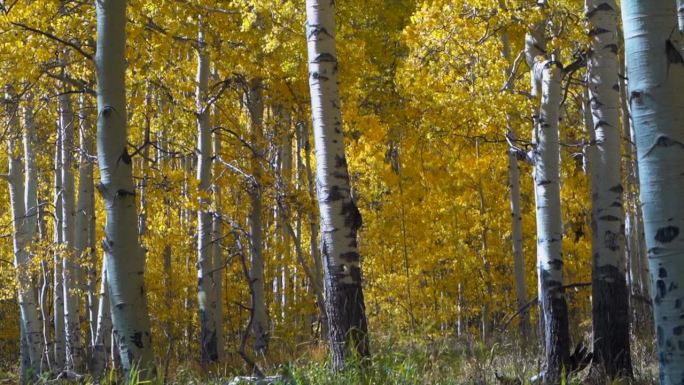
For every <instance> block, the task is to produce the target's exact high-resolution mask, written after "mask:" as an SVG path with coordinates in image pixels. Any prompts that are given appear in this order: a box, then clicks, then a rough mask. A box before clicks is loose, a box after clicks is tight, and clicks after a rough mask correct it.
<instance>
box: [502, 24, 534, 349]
mask: <svg viewBox="0 0 684 385" xmlns="http://www.w3.org/2000/svg"><path fill="white" fill-rule="evenodd" d="M501 44H502V47H503V50H502V54H503V57H504V59H506V62H508V71H507V72H511V71H514V68H513V59H512V58H511V46H510V40H509V37H508V33H507V32H505V33H504V34H503V35H502V36H501ZM506 124H507V126H508V132H507V133H506V135H508V137H509V139H510V140H511V141H512V142H513V143H515V140H516V133H515V130H514V129H513V127H512V126H511V124H510V116H509V115H508V114H506ZM508 188H509V192H510V199H511V246H512V248H513V269H514V272H515V298H516V304H517V308H518V309H522V308H523V306H525V303H527V285H526V283H525V258H524V255H523V232H522V213H521V212H520V168H519V167H518V157H517V156H516V154H515V152H514V151H508ZM529 334H530V313H529V312H528V311H523V312H522V314H521V315H520V336H521V338H522V340H523V341H526V340H527V338H528V336H529Z"/></svg>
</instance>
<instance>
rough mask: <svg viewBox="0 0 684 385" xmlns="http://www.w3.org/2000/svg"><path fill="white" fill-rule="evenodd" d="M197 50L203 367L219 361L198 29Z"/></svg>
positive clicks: (204, 78) (204, 80)
mask: <svg viewBox="0 0 684 385" xmlns="http://www.w3.org/2000/svg"><path fill="white" fill-rule="evenodd" d="M200 24H201V22H200ZM201 28H202V27H201V26H200V32H199V36H198V47H197V79H196V81H197V88H196V91H195V101H196V108H197V181H198V188H199V192H200V201H199V210H198V211H197V290H198V296H197V304H198V305H199V319H200V349H201V361H202V363H203V364H206V363H209V362H214V361H217V360H218V352H217V341H216V314H215V312H216V296H215V292H214V283H213V281H214V279H213V273H212V272H213V270H214V258H213V256H212V251H213V250H214V249H213V246H212V239H211V238H212V221H211V217H212V215H211V200H210V198H209V191H210V189H211V177H212V176H211V161H212V143H211V142H212V140H211V127H210V124H211V122H210V120H209V117H210V115H209V113H210V109H209V105H208V104H207V100H208V97H207V91H208V90H207V88H208V82H209V56H208V55H207V52H206V46H205V42H204V33H203V31H202V30H201Z"/></svg>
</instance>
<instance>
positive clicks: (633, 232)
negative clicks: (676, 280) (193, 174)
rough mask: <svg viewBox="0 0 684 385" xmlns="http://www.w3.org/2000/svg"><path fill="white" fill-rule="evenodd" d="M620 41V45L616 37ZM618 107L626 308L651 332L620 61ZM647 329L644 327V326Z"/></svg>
mask: <svg viewBox="0 0 684 385" xmlns="http://www.w3.org/2000/svg"><path fill="white" fill-rule="evenodd" d="M619 40H620V41H623V40H624V39H623V38H622V35H620V39H619ZM620 74H622V75H623V76H621V77H620V99H621V100H620V103H621V113H622V126H623V134H622V135H623V137H624V138H625V139H626V140H625V142H626V145H625V155H624V159H625V174H626V176H627V177H626V180H627V188H626V189H625V190H626V192H627V194H626V201H627V208H628V210H627V216H626V219H625V234H626V236H627V240H628V242H627V247H628V249H627V258H628V261H629V266H630V269H629V273H630V286H631V290H632V299H633V300H632V301H631V304H630V307H631V308H632V311H633V314H634V320H635V322H634V324H639V325H644V328H641V329H642V330H645V331H648V332H651V333H652V332H653V327H652V325H653V318H652V316H653V312H652V310H651V305H650V302H649V300H648V298H650V297H651V290H650V288H651V278H650V276H649V274H648V258H647V253H646V240H645V239H644V222H643V214H642V210H641V203H640V201H639V167H638V160H637V158H636V145H635V143H636V137H635V135H634V127H633V126H632V121H631V119H630V112H629V95H627V82H626V80H625V76H626V69H625V58H624V54H623V55H621V58H620ZM645 325H648V326H645Z"/></svg>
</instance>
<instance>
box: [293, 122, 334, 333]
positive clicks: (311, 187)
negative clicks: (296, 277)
mask: <svg viewBox="0 0 684 385" xmlns="http://www.w3.org/2000/svg"><path fill="white" fill-rule="evenodd" d="M299 133H300V135H301V141H302V147H303V148H304V169H305V170H306V185H307V190H308V194H309V202H310V205H311V207H310V209H309V210H308V213H309V236H310V239H309V253H310V254H311V259H312V260H313V266H314V271H313V279H315V280H316V282H315V285H312V286H313V287H316V286H317V287H320V288H323V287H324V284H323V261H322V259H321V256H320V252H319V251H320V250H319V247H320V243H319V239H318V221H317V220H316V216H317V214H318V213H317V211H316V205H315V203H316V183H315V180H314V174H313V168H312V167H311V142H310V140H309V125H308V124H307V123H306V122H300V123H299ZM320 298H321V299H322V298H323V293H322V292H321V293H320ZM318 322H319V324H320V325H321V326H320V329H321V331H320V333H321V337H320V338H321V339H323V340H327V339H328V315H327V313H326V310H325V301H323V302H320V303H319V305H318Z"/></svg>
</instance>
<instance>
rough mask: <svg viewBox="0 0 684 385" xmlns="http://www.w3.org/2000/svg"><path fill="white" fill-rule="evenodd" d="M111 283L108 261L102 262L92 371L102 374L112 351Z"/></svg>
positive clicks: (96, 374)
mask: <svg viewBox="0 0 684 385" xmlns="http://www.w3.org/2000/svg"><path fill="white" fill-rule="evenodd" d="M108 286H109V284H108V282H107V262H106V261H103V262H102V281H101V283H100V294H99V296H100V298H99V301H98V302H99V303H98V308H97V326H96V328H95V339H94V340H93V357H92V373H93V375H95V376H101V375H102V374H103V373H104V370H105V368H106V367H107V356H108V354H109V353H111V351H112V347H111V336H112V314H111V311H110V302H109V287H108Z"/></svg>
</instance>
